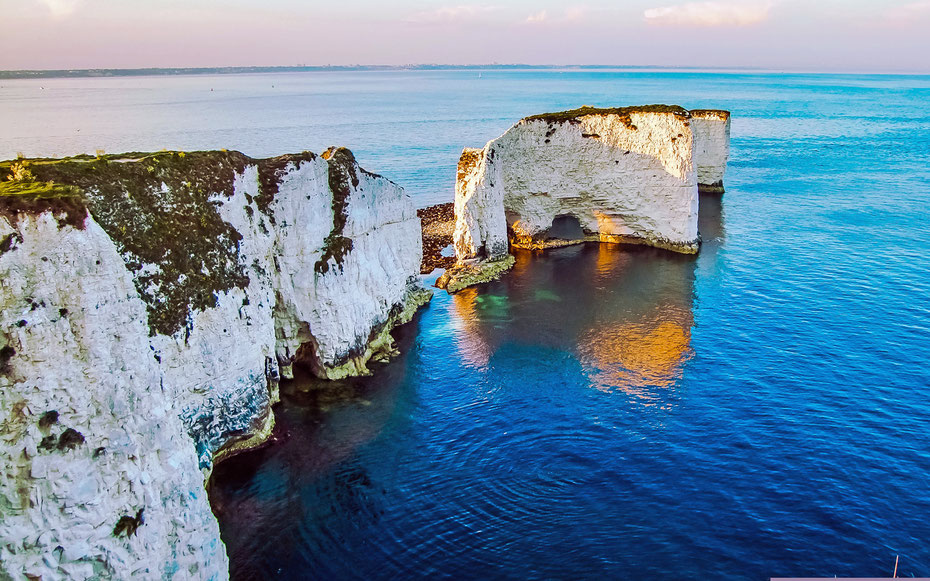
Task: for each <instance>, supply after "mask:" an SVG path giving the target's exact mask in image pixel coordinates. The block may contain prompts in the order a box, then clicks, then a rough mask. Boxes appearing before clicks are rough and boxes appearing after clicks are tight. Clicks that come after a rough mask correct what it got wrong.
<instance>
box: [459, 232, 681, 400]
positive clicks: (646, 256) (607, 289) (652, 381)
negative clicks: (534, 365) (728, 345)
mask: <svg viewBox="0 0 930 581" xmlns="http://www.w3.org/2000/svg"><path fill="white" fill-rule="evenodd" d="M515 254H516V257H517V261H516V265H515V266H514V269H513V271H512V272H510V273H509V274H508V275H505V276H504V277H503V278H502V279H501V280H500V281H498V282H494V283H491V284H488V285H481V286H479V287H473V288H469V289H465V290H463V291H461V292H459V293H458V294H456V295H453V297H452V301H451V304H452V307H451V308H452V315H453V316H452V317H451V319H453V322H452V325H453V327H454V329H455V331H456V333H455V335H456V342H457V349H458V352H459V354H460V356H461V357H462V358H463V359H464V360H465V361H466V362H468V363H469V364H470V365H472V366H474V367H478V368H485V367H487V366H488V364H489V362H490V360H491V358H492V356H493V354H494V353H495V351H496V350H497V349H498V347H500V346H501V345H502V344H503V343H505V342H509V343H511V344H517V345H529V346H542V347H545V348H555V349H560V350H563V351H569V352H572V353H574V354H575V355H576V357H577V359H578V361H579V362H580V364H581V372H582V373H583V374H584V377H585V378H586V380H587V382H588V383H589V384H590V385H591V387H593V388H595V389H597V390H600V391H602V392H605V393H623V394H626V395H627V396H630V397H631V399H632V400H634V401H637V402H639V403H641V404H643V405H659V406H662V407H665V406H667V405H669V401H670V400H669V398H668V395H669V393H670V390H673V389H674V388H675V387H676V386H677V385H678V383H679V382H680V381H681V378H682V375H683V372H684V367H685V364H686V362H687V361H688V360H689V359H690V358H691V356H692V354H693V351H692V348H691V328H692V326H693V325H694V315H693V312H692V301H693V292H694V267H695V262H694V258H693V257H687V256H682V255H677V254H674V253H669V252H667V251H661V250H656V249H648V248H642V247H630V246H626V245H617V244H604V243H602V244H596V243H595V244H588V245H585V246H577V247H568V248H564V249H558V250H549V251H547V252H546V254H545V255H543V256H540V255H539V254H538V253H533V252H518V253H515ZM541 363H542V364H544V363H545V362H541Z"/></svg>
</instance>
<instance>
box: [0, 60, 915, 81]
mask: <svg viewBox="0 0 930 581" xmlns="http://www.w3.org/2000/svg"><path fill="white" fill-rule="evenodd" d="M521 69H522V70H560V69H562V70H585V69H590V70H611V69H613V70H627V71H631V72H632V71H637V70H644V71H656V72H661V71H691V72H710V73H719V72H730V71H732V72H747V73H768V74H772V73H779V74H824V75H902V76H928V75H930V71H925V72H920V71H908V70H900V71H894V70H884V71H868V70H866V71H861V70H842V69H841V70H836V69H834V70H816V69H806V68H791V67H786V68H771V67H759V68H757V67H751V66H719V67H718V66H688V65H674V66H670V65H604V64H584V65H582V64H569V65H556V64H542V65H538V64H537V65H533V64H526V63H487V64H467V65H456V64H440V63H411V64H403V65H385V64H352V65H330V64H327V65H303V64H301V65H247V66H216V67H211V66H199V67H171V66H157V67H155V66H153V67H119V68H108V67H101V68H55V69H0V79H4V80H6V79H33V78H36V79H37V78H46V79H48V78H94V77H120V76H123V77H125V76H173V75H177V76H183V75H210V74H217V75H223V74H247V73H276V72H278V73H283V72H339V71H347V72H348V71H359V72H363V71H405V70H420V71H431V70H435V71H441V70H521Z"/></svg>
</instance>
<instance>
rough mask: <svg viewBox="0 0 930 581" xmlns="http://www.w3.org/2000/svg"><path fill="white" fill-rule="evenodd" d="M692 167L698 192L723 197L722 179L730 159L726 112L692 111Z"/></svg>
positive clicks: (728, 125) (716, 110) (713, 110)
mask: <svg viewBox="0 0 930 581" xmlns="http://www.w3.org/2000/svg"><path fill="white" fill-rule="evenodd" d="M691 128H692V130H693V131H694V163H695V165H696V166H697V180H698V189H699V190H700V191H701V192H704V193H718V194H722V193H723V175H724V173H726V169H727V159H729V157H730V112H729V111H722V110H719V109H692V110H691Z"/></svg>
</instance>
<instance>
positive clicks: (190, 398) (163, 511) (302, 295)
mask: <svg viewBox="0 0 930 581" xmlns="http://www.w3.org/2000/svg"><path fill="white" fill-rule="evenodd" d="M0 180H3V184H2V185H0V462H2V463H3V466H4V467H5V469H4V470H3V471H2V472H0V517H2V518H0V563H2V565H0V578H3V577H5V576H9V577H11V578H16V579H22V578H39V577H40V576H41V578H43V579H54V578H61V577H68V578H79V579H85V578H87V579H89V578H94V579H97V578H118V579H122V578H129V577H134V576H138V577H143V578H177V579H191V578H198V579H223V578H226V577H227V576H228V573H227V559H226V554H225V550H224V547H223V545H222V543H221V541H220V539H219V530H218V527H217V523H216V521H215V519H214V518H213V515H212V513H211V512H210V506H209V503H208V501H207V497H206V493H205V491H204V477H205V475H207V474H209V471H210V470H211V468H212V464H213V462H215V461H216V460H217V459H218V458H220V457H222V456H223V455H226V454H229V453H232V452H234V451H235V450H237V449H239V448H242V447H246V446H249V445H254V444H256V443H258V442H260V441H261V440H262V439H263V438H265V437H267V435H268V434H269V433H270V430H271V428H272V425H273V415H272V413H271V405H272V404H273V403H274V402H275V401H276V400H277V384H278V379H279V377H280V376H281V375H286V374H288V373H289V372H290V369H291V366H292V365H293V364H295V363H303V364H306V365H307V366H309V367H310V368H311V369H313V370H314V371H315V372H316V373H317V374H318V375H320V376H322V377H343V376H345V375H349V374H361V373H366V372H367V367H366V364H367V362H368V361H369V360H370V359H371V358H373V357H375V358H381V357H385V356H388V355H390V354H391V353H392V352H393V350H394V348H393V344H392V341H391V338H390V335H389V331H390V329H391V328H392V327H393V326H395V325H397V324H400V323H403V322H405V321H407V320H409V318H410V317H411V316H412V314H413V312H414V311H415V310H416V308H417V307H418V306H419V305H420V304H422V303H423V302H425V301H426V300H428V299H429V293H428V292H427V291H425V290H424V289H422V288H421V287H420V286H419V283H418V279H417V274H418V272H419V267H420V259H421V242H420V236H421V233H420V225H419V219H418V218H417V216H416V212H415V210H414V207H413V205H412V203H411V202H410V200H409V198H408V197H407V196H406V195H405V193H404V192H403V190H402V189H401V188H400V187H399V186H397V185H395V184H394V183H392V182H390V181H389V180H387V179H385V178H383V177H380V176H377V175H374V174H371V173H368V172H366V171H364V170H363V169H361V168H360V167H359V166H358V165H357V163H356V162H355V160H354V158H353V157H352V154H351V153H350V152H349V151H348V150H345V149H331V150H328V151H327V152H325V153H324V154H323V155H322V156H318V155H315V154H312V153H309V152H305V153H303V154H299V155H289V156H282V157H278V158H272V159H266V160H255V159H251V158H248V157H246V156H244V155H242V154H239V153H235V152H194V153H186V154H185V153H171V152H164V153H157V154H127V155H124V156H109V157H104V158H93V157H77V158H69V159H68V160H29V161H26V162H25V163H24V162H23V161H16V162H0Z"/></svg>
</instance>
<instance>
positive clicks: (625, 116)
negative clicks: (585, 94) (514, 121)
mask: <svg viewBox="0 0 930 581" xmlns="http://www.w3.org/2000/svg"><path fill="white" fill-rule="evenodd" d="M633 113H671V114H672V115H678V116H679V117H684V118H688V117H690V113H688V110H687V109H685V108H683V107H679V106H678V105H639V106H634V107H608V108H598V107H589V106H584V107H579V108H578V109H571V110H568V111H559V112H556V113H542V114H540V115H531V116H530V117H524V118H523V121H544V122H546V123H578V122H579V119H580V118H581V117H586V116H588V115H619V116H620V122H621V123H623V124H624V125H626V126H627V127H628V128H630V129H636V126H635V125H634V124H633V121H632V120H631V119H630V115H631V114H633Z"/></svg>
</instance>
